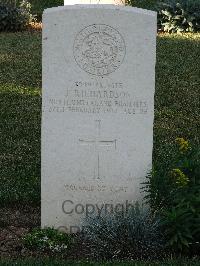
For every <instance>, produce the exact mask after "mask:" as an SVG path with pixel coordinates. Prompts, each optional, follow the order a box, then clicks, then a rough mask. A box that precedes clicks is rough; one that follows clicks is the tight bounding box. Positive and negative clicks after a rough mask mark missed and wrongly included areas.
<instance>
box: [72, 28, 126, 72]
mask: <svg viewBox="0 0 200 266" xmlns="http://www.w3.org/2000/svg"><path fill="white" fill-rule="evenodd" d="M125 52H126V49H125V43H124V40H123V37H122V36H121V34H120V33H119V32H118V31H117V30H116V29H114V28H112V27H110V26H108V25H104V24H94V25H90V26H88V27H86V28H84V29H83V30H81V31H80V32H79V33H78V34H77V36H76V38H75V41H74V58H75V60H76V62H77V64H78V65H79V67H81V68H82V69H83V70H84V71H86V72H87V73H89V74H92V75H97V76H103V75H108V74H110V73H112V72H114V71H115V70H116V69H117V68H118V67H119V66H120V65H121V63H122V62H123V59H124V56H125Z"/></svg>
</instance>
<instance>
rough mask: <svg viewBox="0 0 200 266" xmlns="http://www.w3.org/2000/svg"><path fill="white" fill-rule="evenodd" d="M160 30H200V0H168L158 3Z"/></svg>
mask: <svg viewBox="0 0 200 266" xmlns="http://www.w3.org/2000/svg"><path fill="white" fill-rule="evenodd" d="M157 11H158V30H160V31H165V32H169V33H171V32H197V31H199V30H200V1H199V0H178V1H177V0H168V1H166V2H165V3H160V4H158V8H157Z"/></svg>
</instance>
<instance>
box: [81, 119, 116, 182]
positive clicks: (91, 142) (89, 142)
mask: <svg viewBox="0 0 200 266" xmlns="http://www.w3.org/2000/svg"><path fill="white" fill-rule="evenodd" d="M95 123H96V125H95V126H96V129H97V133H96V137H95V138H94V139H90V140H89V139H87V140H85V139H79V143H80V144H82V145H94V149H95V153H96V160H97V163H96V168H95V170H94V178H95V179H96V178H97V179H100V156H99V149H100V147H102V146H104V147H109V146H114V147H115V149H116V144H117V140H116V139H114V140H102V139H101V136H100V135H101V120H96V121H95Z"/></svg>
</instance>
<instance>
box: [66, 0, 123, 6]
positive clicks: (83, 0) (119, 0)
mask: <svg viewBox="0 0 200 266" xmlns="http://www.w3.org/2000/svg"><path fill="white" fill-rule="evenodd" d="M124 2H125V0H64V5H76V4H113V5H124Z"/></svg>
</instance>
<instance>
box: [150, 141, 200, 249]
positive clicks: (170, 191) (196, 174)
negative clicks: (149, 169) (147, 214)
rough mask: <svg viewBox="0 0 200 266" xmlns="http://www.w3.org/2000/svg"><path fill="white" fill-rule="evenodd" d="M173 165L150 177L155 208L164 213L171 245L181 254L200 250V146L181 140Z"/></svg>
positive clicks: (165, 225) (151, 201)
mask: <svg viewBox="0 0 200 266" xmlns="http://www.w3.org/2000/svg"><path fill="white" fill-rule="evenodd" d="M176 141H177V142H178V151H177V152H176V156H174V157H173V158H172V159H171V161H170V164H169V165H167V167H164V168H163V169H161V171H160V170H159V168H158V169H154V171H153V174H149V176H148V182H147V183H146V190H147V191H148V192H149V195H148V197H147V198H148V200H149V202H150V204H151V207H152V208H153V209H154V210H155V209H156V210H160V214H161V221H162V225H163V230H164V232H165V235H166V238H167V241H168V242H167V245H168V246H169V247H170V248H171V249H172V250H176V251H180V252H183V251H184V252H185V251H188V252H189V251H190V252H191V250H193V252H196V253H197V252H198V250H200V227H199V224H200V147H199V145H194V146H192V145H189V143H188V141H185V140H184V139H183V138H177V139H176Z"/></svg>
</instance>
